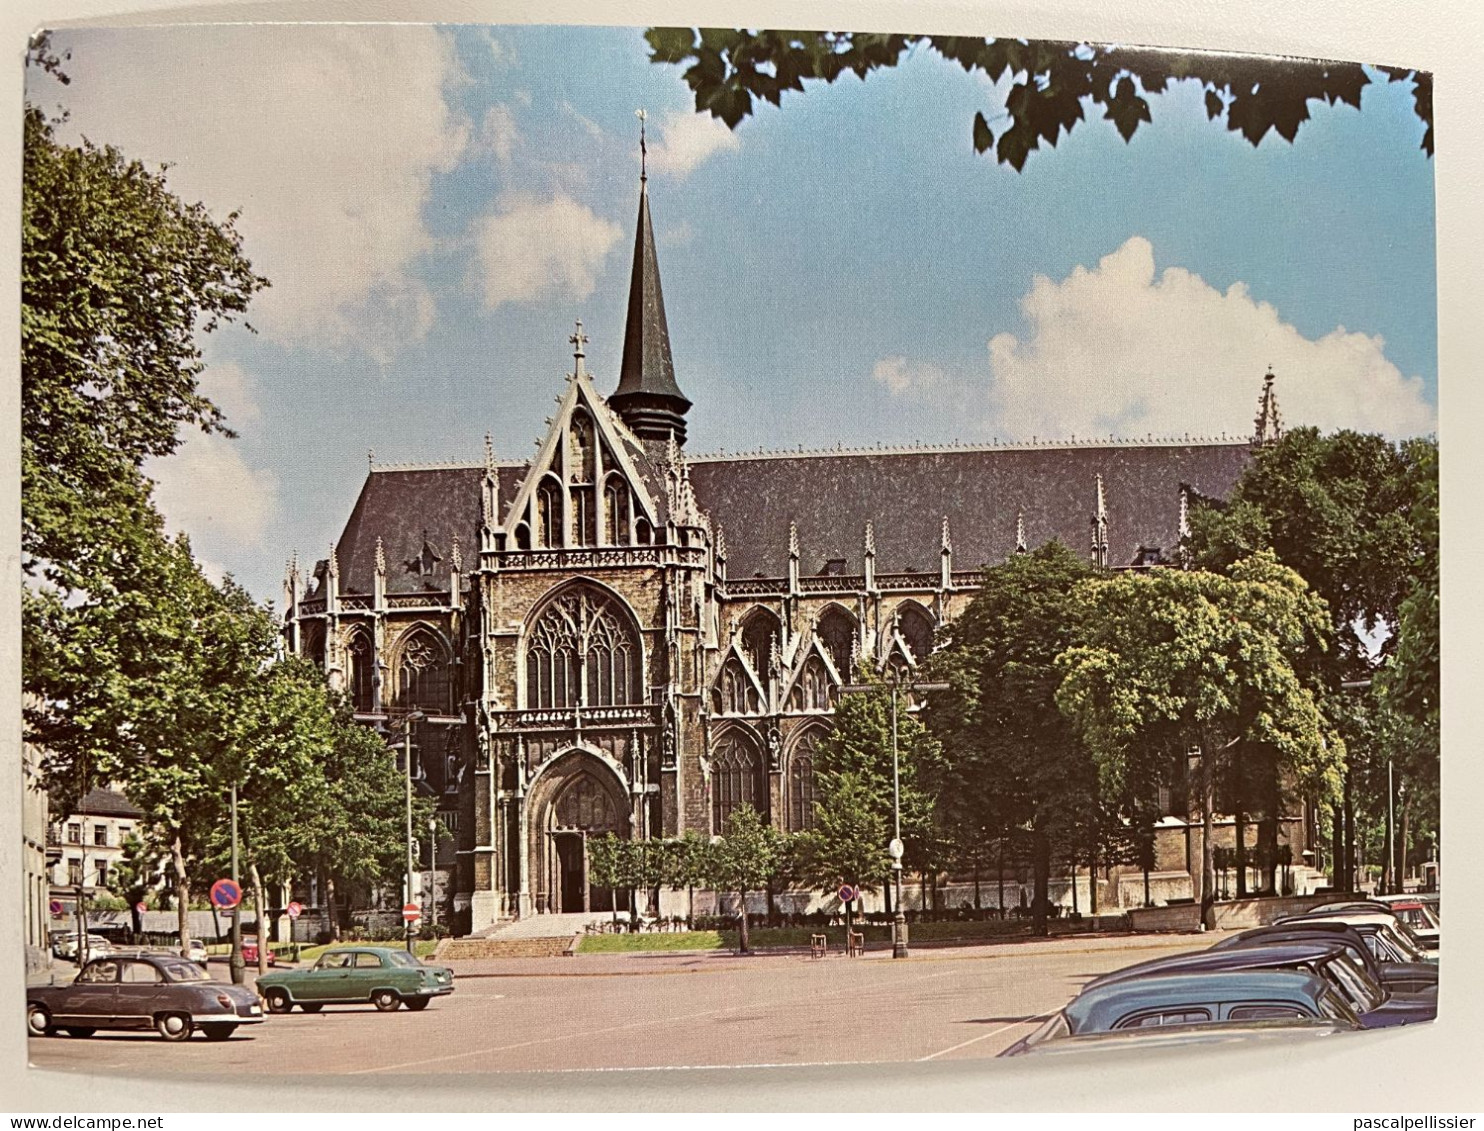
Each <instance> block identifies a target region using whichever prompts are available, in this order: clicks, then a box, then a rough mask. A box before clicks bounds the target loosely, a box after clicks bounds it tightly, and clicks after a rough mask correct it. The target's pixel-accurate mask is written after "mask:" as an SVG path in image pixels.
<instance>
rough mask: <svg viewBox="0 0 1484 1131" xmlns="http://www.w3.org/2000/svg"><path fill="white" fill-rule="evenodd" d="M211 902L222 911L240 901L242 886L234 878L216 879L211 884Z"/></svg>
mask: <svg viewBox="0 0 1484 1131" xmlns="http://www.w3.org/2000/svg"><path fill="white" fill-rule="evenodd" d="M211 902H212V903H213V904H215V905H216V906H217V907H220V908H221V909H222V910H223V911H226V910H227V909H228V908H231V907H236V906H237V905H238V904H239V903H241V902H242V888H241V886H239V885H238V883H237V882H236V881H235V880H217V882H216V883H214V884H212V885H211Z"/></svg>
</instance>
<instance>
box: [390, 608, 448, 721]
mask: <svg viewBox="0 0 1484 1131" xmlns="http://www.w3.org/2000/svg"><path fill="white" fill-rule="evenodd" d="M397 685H398V687H399V688H400V689H401V693H402V700H401V703H402V706H403V707H417V708H421V709H422V710H424V711H427V712H428V713H429V714H434V715H441V714H446V713H447V712H448V711H449V708H450V704H449V680H448V663H447V659H446V657H445V656H444V652H443V645H442V644H441V643H439V641H438V640H437V638H436V637H434V636H433V634H432V633H431V632H428V631H427V630H426V629H422V628H417V629H413V630H412V632H411V634H410V635H409V636H408V637H407V638H406V642H405V643H404V644H403V645H402V653H401V658H400V659H399V660H398V661H397Z"/></svg>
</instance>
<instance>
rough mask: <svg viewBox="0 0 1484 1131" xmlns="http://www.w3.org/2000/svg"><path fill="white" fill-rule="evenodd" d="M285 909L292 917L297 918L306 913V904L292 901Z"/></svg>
mask: <svg viewBox="0 0 1484 1131" xmlns="http://www.w3.org/2000/svg"><path fill="white" fill-rule="evenodd" d="M284 910H285V911H287V912H288V913H289V918H290V919H297V918H298V917H299V916H300V915H302V914H304V905H303V904H301V903H290V904H289V905H288V906H287V907H285V908H284Z"/></svg>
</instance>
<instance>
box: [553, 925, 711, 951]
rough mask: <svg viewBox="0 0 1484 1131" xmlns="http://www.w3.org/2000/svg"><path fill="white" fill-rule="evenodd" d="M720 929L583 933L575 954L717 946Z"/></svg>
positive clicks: (705, 948) (709, 948) (695, 948)
mask: <svg viewBox="0 0 1484 1131" xmlns="http://www.w3.org/2000/svg"><path fill="white" fill-rule="evenodd" d="M722 940H723V932H720V931H652V932H645V933H642V934H637V935H631V934H628V933H625V934H621V935H584V936H583V938H582V942H581V943H579V944H578V947H577V952H578V953H579V954H623V953H627V952H630V951H640V950H720V949H721V947H722Z"/></svg>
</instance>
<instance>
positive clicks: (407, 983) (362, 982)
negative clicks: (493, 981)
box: [258, 946, 453, 1013]
mask: <svg viewBox="0 0 1484 1131" xmlns="http://www.w3.org/2000/svg"><path fill="white" fill-rule="evenodd" d="M258 992H259V993H260V994H262V995H263V1000H264V1001H265V1002H267V1004H268V1009H269V1011H270V1012H272V1013H287V1012H288V1011H289V1010H291V1009H293V1008H294V1006H296V1005H297V1006H298V1007H299V1008H300V1009H302V1010H304V1012H305V1013H317V1012H319V1010H320V1009H321V1008H323V1007H324V1006H326V1005H355V1004H359V1003H361V1002H368V1001H369V1002H370V1003H371V1004H372V1005H374V1006H376V1008H377V1009H380V1010H382V1011H383V1012H390V1011H391V1010H394V1009H396V1008H397V1007H398V1006H399V1005H403V1004H405V1005H406V1006H407V1008H408V1009H412V1010H420V1009H426V1008H427V1005H428V1002H430V1001H432V1000H433V999H434V998H435V997H442V996H443V995H444V994H451V993H453V971H452V970H449V969H448V968H447V967H444V966H427V965H424V964H423V963H421V962H419V961H418V960H417V959H416V958H414V957H413V956H412V955H410V954H408V953H407V952H406V951H405V950H400V949H397V948H395V947H384V946H357V947H339V948H336V949H335V950H327V951H325V953H324V954H322V955H320V956H319V960H318V961H317V962H316V963H315V964H314V965H313V966H312V967H310V968H309V969H308V970H283V971H280V972H278V973H274V974H268V975H265V976H264V977H261V978H259V979H258Z"/></svg>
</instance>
